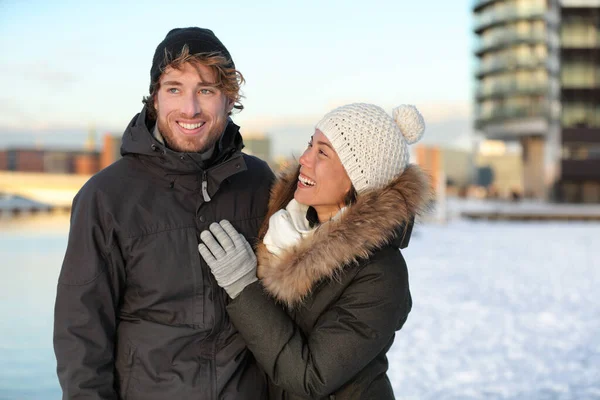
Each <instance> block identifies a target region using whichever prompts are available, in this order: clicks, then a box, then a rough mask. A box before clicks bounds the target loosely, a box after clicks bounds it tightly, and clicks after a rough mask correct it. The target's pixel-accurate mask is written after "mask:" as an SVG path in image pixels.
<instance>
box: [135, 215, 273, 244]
mask: <svg viewBox="0 0 600 400" xmlns="http://www.w3.org/2000/svg"><path fill="white" fill-rule="evenodd" d="M263 218H264V215H262V216H258V217H250V218H243V219H232V220H230V222H246V221H251V220H257V219H263ZM190 228H194V229H196V228H197V226H196V225H183V226H178V227H176V228H169V229H162V230H159V231H154V232H147V233H142V234H139V235H131V236H124V239H137V238H143V237H145V236H151V235H157V234H159V233H164V232H171V231H177V230H181V229H190Z"/></svg>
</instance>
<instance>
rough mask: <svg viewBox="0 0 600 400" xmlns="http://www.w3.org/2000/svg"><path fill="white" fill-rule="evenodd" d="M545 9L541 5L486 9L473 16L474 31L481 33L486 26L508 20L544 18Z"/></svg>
mask: <svg viewBox="0 0 600 400" xmlns="http://www.w3.org/2000/svg"><path fill="white" fill-rule="evenodd" d="M546 11H547V10H546V9H545V8H543V7H532V8H529V9H516V8H506V9H504V10H492V11H488V12H485V13H482V14H480V15H476V16H475V28H474V30H475V33H481V32H482V31H483V30H484V29H486V28H490V27H492V26H494V25H498V24H504V23H506V22H509V21H516V20H528V19H546Z"/></svg>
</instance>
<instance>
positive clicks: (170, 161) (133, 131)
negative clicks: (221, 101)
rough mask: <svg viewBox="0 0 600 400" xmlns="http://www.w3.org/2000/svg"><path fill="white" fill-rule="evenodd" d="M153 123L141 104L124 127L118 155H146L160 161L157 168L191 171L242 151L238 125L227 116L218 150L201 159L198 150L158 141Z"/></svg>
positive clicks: (154, 160) (204, 167)
mask: <svg viewBox="0 0 600 400" xmlns="http://www.w3.org/2000/svg"><path fill="white" fill-rule="evenodd" d="M154 124H155V121H150V120H149V118H148V117H147V113H146V107H144V108H143V109H142V111H141V112H140V113H138V114H136V115H135V116H134V117H133V119H132V120H131V122H130V123H129V125H128V126H127V129H125V133H124V134H123V139H122V144H121V155H122V156H125V155H127V154H137V155H143V156H148V157H149V158H150V160H151V162H157V163H160V168H161V169H162V170H164V171H165V172H172V173H194V172H198V170H203V169H207V168H209V167H210V166H211V165H213V164H216V163H218V162H219V161H222V160H223V159H225V158H227V157H228V156H231V155H232V154H234V153H235V152H239V151H241V149H242V148H243V147H244V144H243V140H242V136H241V134H240V132H239V130H240V127H239V126H237V125H236V124H234V123H233V122H232V121H231V120H229V123H228V124H227V127H226V128H225V132H224V133H223V136H222V137H221V140H220V141H219V142H218V146H219V148H218V150H217V151H215V154H214V155H213V157H212V158H211V159H210V160H202V157H201V155H200V154H199V153H186V152H178V151H174V150H171V149H169V148H168V147H166V146H165V145H163V144H162V143H160V142H159V141H158V140H156V138H154V135H152V129H153V128H154Z"/></svg>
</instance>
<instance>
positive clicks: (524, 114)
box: [475, 106, 550, 129]
mask: <svg viewBox="0 0 600 400" xmlns="http://www.w3.org/2000/svg"><path fill="white" fill-rule="evenodd" d="M549 115H550V114H549V112H548V108H547V107H545V106H532V107H511V108H500V107H499V108H496V109H494V110H492V111H491V112H486V113H479V115H476V116H475V126H476V127H477V128H478V129H480V128H482V127H483V126H485V125H487V124H490V123H499V122H503V121H508V120H516V119H530V118H544V119H547V118H549Z"/></svg>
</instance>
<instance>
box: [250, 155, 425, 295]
mask: <svg viewBox="0 0 600 400" xmlns="http://www.w3.org/2000/svg"><path fill="white" fill-rule="evenodd" d="M298 175H299V168H295V169H294V171H289V172H287V173H284V174H283V175H282V176H281V177H280V179H279V180H278V181H277V183H275V185H274V187H273V189H272V191H271V198H270V201H269V211H268V214H267V218H266V219H265V223H264V224H263V226H262V228H261V231H260V236H259V237H260V238H262V237H264V235H265V233H266V231H267V229H268V221H269V218H270V216H271V215H273V214H274V213H275V212H276V211H278V210H280V209H282V208H285V206H286V204H287V203H288V202H289V201H290V200H291V199H292V198H293V195H294V191H295V189H296V184H297V180H298ZM431 199H432V191H431V185H430V183H429V179H428V178H427V176H426V175H425V173H423V172H422V171H421V169H420V168H419V167H417V166H415V165H409V166H408V167H407V168H406V169H405V171H404V172H403V173H402V174H401V175H400V176H399V177H397V178H396V179H395V180H393V181H392V182H390V183H389V184H388V185H387V186H385V187H384V188H381V189H376V190H370V191H366V192H363V193H361V194H359V195H358V198H357V201H356V203H354V204H353V205H352V206H350V207H348V210H347V211H346V212H344V214H343V215H342V216H341V218H339V219H338V220H335V221H329V222H327V223H324V224H322V225H320V226H319V227H318V228H317V229H316V230H315V233H314V234H313V235H312V236H311V237H309V238H307V239H304V240H303V241H302V242H300V243H299V244H298V245H296V246H293V247H292V248H290V249H288V250H286V251H285V252H284V253H283V254H280V255H279V256H275V255H273V254H271V253H269V251H268V250H267V248H266V246H265V245H264V244H263V243H262V241H261V242H260V243H259V244H258V246H257V258H258V271H257V273H258V277H259V278H260V279H261V282H262V284H263V286H264V288H265V290H266V291H267V292H268V293H269V294H271V295H272V296H273V297H274V298H275V299H277V300H279V301H280V302H282V303H284V304H286V305H287V306H289V307H293V306H294V305H297V304H298V303H299V302H301V301H302V299H304V297H306V296H307V295H308V294H309V293H310V292H311V290H312V288H313V287H314V286H315V284H316V283H317V282H319V281H320V280H322V279H325V278H332V277H335V275H336V274H337V273H340V272H341V271H342V269H343V268H344V266H345V265H348V264H353V263H356V262H359V261H360V260H361V259H367V258H369V257H370V256H371V255H372V254H373V253H374V252H375V251H377V250H378V249H380V248H381V247H383V246H385V245H387V244H394V245H397V246H398V247H406V245H407V244H408V240H409V238H410V234H411V231H412V224H413V222H414V217H415V216H417V215H420V214H422V213H424V212H425V211H426V209H427V207H428V205H429V202H430V200H431Z"/></svg>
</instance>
